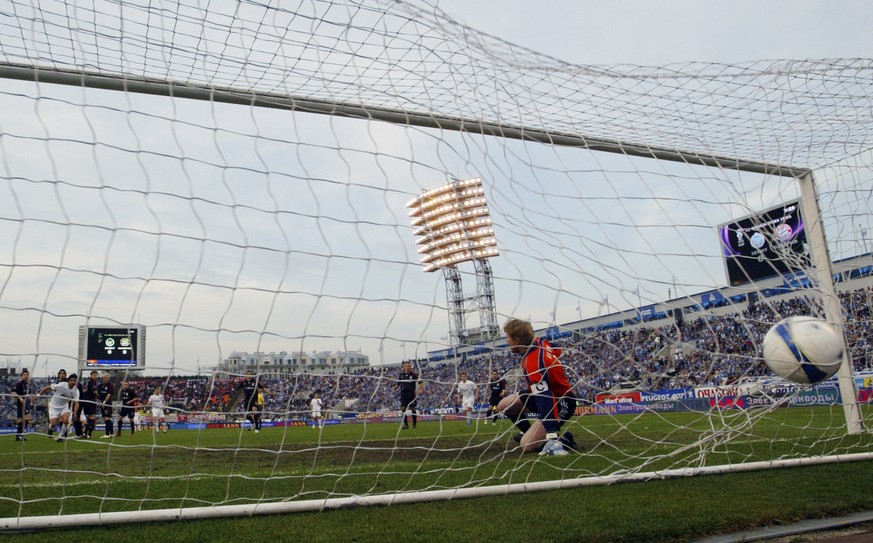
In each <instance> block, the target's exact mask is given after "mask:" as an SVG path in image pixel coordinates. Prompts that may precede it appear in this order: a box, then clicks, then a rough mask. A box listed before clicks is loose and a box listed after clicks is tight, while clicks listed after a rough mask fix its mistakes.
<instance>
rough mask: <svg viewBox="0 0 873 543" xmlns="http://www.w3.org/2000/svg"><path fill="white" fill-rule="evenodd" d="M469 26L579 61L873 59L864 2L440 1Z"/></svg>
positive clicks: (871, 26)
mask: <svg viewBox="0 0 873 543" xmlns="http://www.w3.org/2000/svg"><path fill="white" fill-rule="evenodd" d="M438 4H439V7H440V8H441V9H443V10H444V11H445V12H446V13H447V14H449V15H451V16H453V17H455V18H457V19H458V20H459V21H461V22H464V23H466V24H467V25H468V26H470V27H472V28H475V29H478V30H481V31H483V32H487V33H489V34H492V35H494V36H497V37H500V38H502V39H504V40H507V41H510V42H513V43H516V44H519V45H522V46H525V47H527V48H530V49H533V50H535V51H539V52H541V53H545V54H548V55H550V56H553V57H555V58H557V59H560V60H564V61H567V62H570V63H574V64H634V65H648V66H661V65H666V64H673V63H683V62H687V61H710V62H726V63H739V62H745V61H753V60H763V59H822V58H870V57H871V56H873V17H871V16H870V9H871V7H870V3H869V2H866V1H863V0H849V1H845V2H828V1H823V0H799V1H774V0H762V1H758V0H738V1H732V2H721V1H713V0H701V1H698V0H683V1H675V0H668V1H664V2H651V1H647V0H617V1H610V0H596V1H574V0H555V1H549V2H528V1H525V0H477V1H467V0H440V1H439V3H438Z"/></svg>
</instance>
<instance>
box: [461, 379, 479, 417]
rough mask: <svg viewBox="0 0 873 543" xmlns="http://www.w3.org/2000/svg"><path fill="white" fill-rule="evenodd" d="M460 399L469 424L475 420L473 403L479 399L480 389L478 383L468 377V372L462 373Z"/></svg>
mask: <svg viewBox="0 0 873 543" xmlns="http://www.w3.org/2000/svg"><path fill="white" fill-rule="evenodd" d="M457 388H458V399H459V401H460V402H461V409H463V411H464V413H466V414H467V426H470V423H471V422H472V421H473V405H474V404H475V403H476V402H478V401H479V389H478V388H477V387H476V383H474V382H473V381H470V380H469V379H467V373H466V372H463V373H461V380H460V382H458V385H457Z"/></svg>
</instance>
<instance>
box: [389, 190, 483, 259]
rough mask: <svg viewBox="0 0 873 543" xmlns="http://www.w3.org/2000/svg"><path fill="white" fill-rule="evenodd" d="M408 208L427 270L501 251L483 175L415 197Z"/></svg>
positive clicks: (481, 257) (419, 250) (407, 205)
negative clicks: (483, 183) (489, 209)
mask: <svg viewBox="0 0 873 543" xmlns="http://www.w3.org/2000/svg"><path fill="white" fill-rule="evenodd" d="M406 207H407V208H409V217H410V220H411V221H412V226H413V227H414V228H415V231H414V234H415V236H416V237H417V240H416V243H417V244H418V245H419V249H418V252H419V253H421V263H422V264H424V265H425V268H424V271H426V272H432V271H436V270H438V269H441V268H447V267H453V266H455V265H457V264H459V263H461V262H468V261H473V260H484V259H487V258H491V257H493V256H497V255H498V254H499V253H498V251H497V240H496V239H495V238H494V228H492V222H491V214H490V212H489V211H488V202H487V200H486V199H485V189H484V188H483V187H482V179H481V178H479V177H477V178H474V179H466V180H454V181H452V182H451V183H449V184H447V185H443V186H441V187H437V188H435V189H432V190H429V191H427V192H425V193H423V194H422V195H421V196H419V197H417V198H414V199H413V200H411V201H410V202H409V203H408V204H406Z"/></svg>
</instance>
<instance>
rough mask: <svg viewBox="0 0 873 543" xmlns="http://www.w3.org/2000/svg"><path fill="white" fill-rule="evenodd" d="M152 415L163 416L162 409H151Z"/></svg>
mask: <svg viewBox="0 0 873 543" xmlns="http://www.w3.org/2000/svg"><path fill="white" fill-rule="evenodd" d="M152 416H153V417H155V418H156V419H162V418H164V410H163V409H152Z"/></svg>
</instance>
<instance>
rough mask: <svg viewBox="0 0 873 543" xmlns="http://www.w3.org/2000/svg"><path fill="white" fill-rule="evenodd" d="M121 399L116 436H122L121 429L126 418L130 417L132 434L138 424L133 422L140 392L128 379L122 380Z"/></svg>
mask: <svg viewBox="0 0 873 543" xmlns="http://www.w3.org/2000/svg"><path fill="white" fill-rule="evenodd" d="M118 396H119V399H120V400H121V409H120V410H119V412H118V428H117V429H116V430H115V437H121V429H122V428H123V427H124V419H125V418H128V419H130V435H134V434H135V433H136V426H135V425H134V423H133V417H134V415H135V414H136V405H137V404H138V403H139V394H137V393H136V391H135V390H134V389H132V388H130V384H129V383H128V382H127V381H122V383H121V390H120V391H119V393H118Z"/></svg>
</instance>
